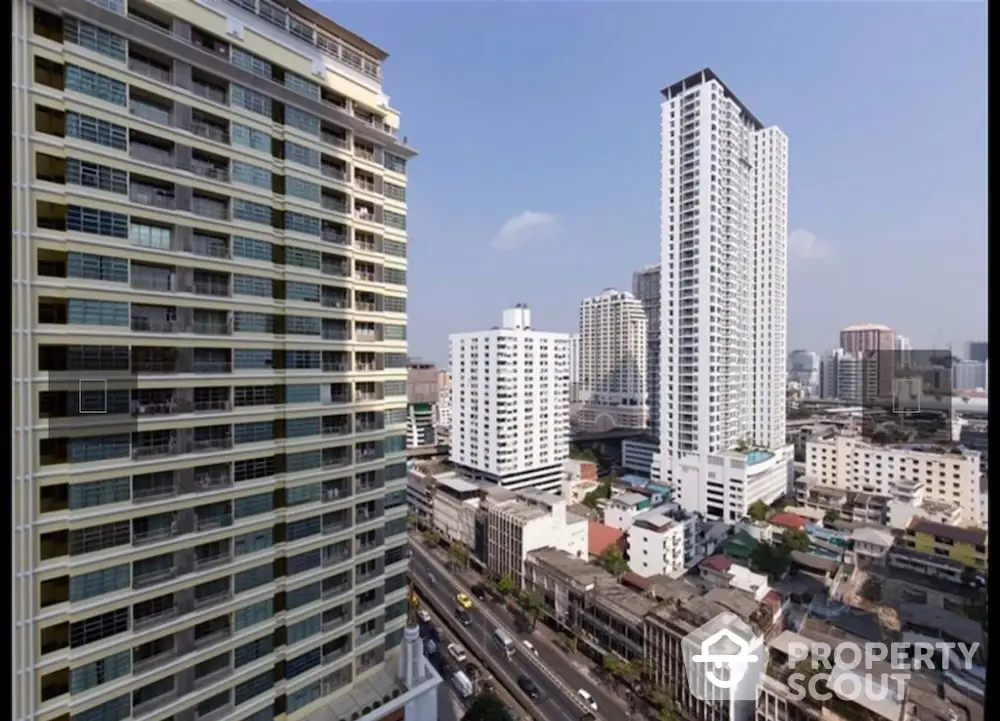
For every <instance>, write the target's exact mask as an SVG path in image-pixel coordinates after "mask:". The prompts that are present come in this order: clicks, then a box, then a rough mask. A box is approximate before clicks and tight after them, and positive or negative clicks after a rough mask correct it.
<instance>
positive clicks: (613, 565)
mask: <svg viewBox="0 0 1000 721" xmlns="http://www.w3.org/2000/svg"><path fill="white" fill-rule="evenodd" d="M598 561H599V562H600V564H601V567H602V568H603V569H604V570H605V571H607V572H608V573H610V574H611V575H612V576H614V577H615V578H621V576H622V574H625V573H628V570H629V569H628V561H626V560H625V557H624V556H623V555H622V552H621V549H620V548H618V546H608V547H607V548H605V549H604V551H602V552H601V555H600V556H598Z"/></svg>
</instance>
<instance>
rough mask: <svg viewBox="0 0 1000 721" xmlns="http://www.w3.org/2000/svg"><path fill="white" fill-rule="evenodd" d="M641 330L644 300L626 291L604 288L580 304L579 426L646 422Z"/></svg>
mask: <svg viewBox="0 0 1000 721" xmlns="http://www.w3.org/2000/svg"><path fill="white" fill-rule="evenodd" d="M646 331H647V327H646V314H645V312H644V311H643V304H642V302H641V301H640V300H638V299H637V298H635V296H633V295H632V294H631V293H625V292H622V291H617V290H611V289H609V290H605V291H604V292H603V293H601V294H600V295H599V296H595V297H593V298H587V299H585V300H584V301H583V302H582V303H581V304H580V350H579V377H580V380H579V389H578V394H579V395H578V398H579V412H578V414H577V416H576V418H575V425H576V427H577V428H578V429H579V430H580V431H583V432H585V433H605V432H607V431H611V430H614V429H616V428H645V427H646V423H647V419H648V411H647V407H646V399H647V384H646V370H647V368H646V351H647V346H646Z"/></svg>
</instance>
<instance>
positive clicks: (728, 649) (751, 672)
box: [681, 613, 767, 702]
mask: <svg viewBox="0 0 1000 721" xmlns="http://www.w3.org/2000/svg"><path fill="white" fill-rule="evenodd" d="M681 649H682V651H683V653H684V671H685V673H686V675H687V680H688V687H689V688H690V690H691V694H692V695H693V696H694V697H695V698H697V699H698V700H700V701H707V702H717V701H754V700H756V699H757V694H758V693H759V684H758V681H759V680H760V677H761V675H762V674H763V672H764V668H765V665H766V662H767V648H766V647H765V646H764V643H763V639H762V638H760V637H759V636H756V635H755V634H754V632H753V629H751V628H750V627H749V626H748V625H747V624H746V623H744V622H743V620H742V619H740V618H739V617H738V616H736V615H734V614H731V613H722V614H719V615H718V616H716V617H715V618H713V619H712V620H711V621H709V622H708V623H706V624H704V625H702V626H699V627H698V628H696V629H695V630H694V631H692V632H691V633H689V634H688V635H687V636H685V637H684V638H683V639H682V641H681Z"/></svg>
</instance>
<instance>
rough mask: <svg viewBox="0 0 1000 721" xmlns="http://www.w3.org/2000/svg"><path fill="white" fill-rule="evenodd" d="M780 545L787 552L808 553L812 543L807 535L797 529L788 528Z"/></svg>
mask: <svg viewBox="0 0 1000 721" xmlns="http://www.w3.org/2000/svg"><path fill="white" fill-rule="evenodd" d="M781 544H782V545H783V546H784V547H785V548H786V549H788V550H789V551H808V550H809V546H810V545H812V541H810V540H809V534H808V533H806V532H805V531H803V530H801V529H798V528H790V529H788V530H787V531H785V536H784V538H783V539H782V541H781Z"/></svg>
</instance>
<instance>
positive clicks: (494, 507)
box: [483, 489, 589, 587]
mask: <svg viewBox="0 0 1000 721" xmlns="http://www.w3.org/2000/svg"><path fill="white" fill-rule="evenodd" d="M567 497H568V493H564V494H563V496H562V497H560V496H557V495H555V494H552V493H544V492H542V491H537V490H534V489H527V490H523V491H518V492H511V491H508V490H506V489H490V490H489V491H488V492H487V493H486V494H485V496H484V499H483V507H484V510H485V516H486V536H487V539H486V559H485V561H486V566H487V568H489V570H490V571H491V572H492V573H494V574H496V575H497V576H510V577H511V578H512V579H514V580H515V582H516V583H517V585H518V587H520V585H521V579H522V578H523V576H524V561H525V559H526V558H527V556H528V553H529V552H531V551H535V550H537V549H539V548H554V549H556V550H559V551H565V552H566V553H568V554H569V555H571V556H573V557H574V558H581V559H584V560H586V558H587V553H588V550H589V549H588V535H589V534H588V527H589V524H588V520H587V519H586V518H583V517H581V516H577V515H576V514H574V513H571V512H569V511H568V510H567V507H568V503H567V500H566V498H567Z"/></svg>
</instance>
